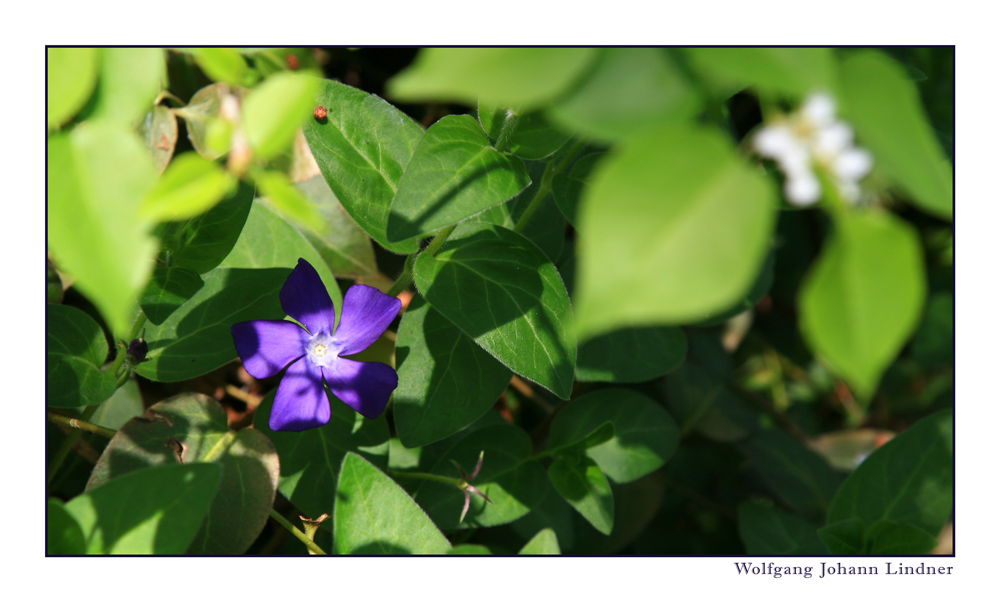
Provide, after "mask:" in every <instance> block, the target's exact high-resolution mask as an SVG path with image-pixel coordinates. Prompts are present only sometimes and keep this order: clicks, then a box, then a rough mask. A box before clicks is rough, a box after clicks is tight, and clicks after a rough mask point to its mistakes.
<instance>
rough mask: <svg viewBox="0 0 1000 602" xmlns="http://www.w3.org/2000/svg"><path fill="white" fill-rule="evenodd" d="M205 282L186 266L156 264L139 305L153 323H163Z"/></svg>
mask: <svg viewBox="0 0 1000 602" xmlns="http://www.w3.org/2000/svg"><path fill="white" fill-rule="evenodd" d="M204 285H205V283H204V281H203V280H202V279H201V276H199V275H198V274H196V273H194V272H192V271H190V270H185V269H184V268H177V267H170V268H168V267H164V266H159V265H158V266H156V267H155V268H153V277H152V278H150V279H149V284H147V285H146V290H144V291H143V292H142V297H140V298H139V305H140V306H141V307H142V311H144V312H146V317H147V318H148V319H149V321H150V322H151V323H153V324H162V323H163V321H164V320H166V319H167V318H168V317H170V314H172V313H174V311H176V310H177V308H179V307H180V306H182V305H184V304H185V303H187V300H188V299H190V298H191V297H193V296H194V295H195V293H197V292H198V291H199V290H200V289H201V287H202V286H204Z"/></svg>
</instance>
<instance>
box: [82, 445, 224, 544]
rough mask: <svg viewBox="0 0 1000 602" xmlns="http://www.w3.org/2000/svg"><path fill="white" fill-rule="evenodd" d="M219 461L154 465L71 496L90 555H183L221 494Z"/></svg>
mask: <svg viewBox="0 0 1000 602" xmlns="http://www.w3.org/2000/svg"><path fill="white" fill-rule="evenodd" d="M221 475H222V467H221V466H220V465H218V464H206V463H198V464H190V465H173V466H155V467H152V468H147V469H144V470H136V471H134V472H130V473H129V474H125V475H122V476H121V477H119V478H116V479H113V480H111V481H108V482H107V483H105V484H104V485H102V486H100V487H96V488H94V489H92V490H90V491H88V492H87V493H84V494H83V495H79V496H77V497H75V498H73V499H71V500H70V501H69V502H67V504H66V511H67V512H69V514H70V515H72V516H73V518H74V519H76V521H77V523H79V525H80V528H81V530H82V531H83V538H84V542H85V545H86V551H87V553H88V554H183V553H185V551H187V550H188V548H189V546H190V545H191V541H192V540H193V539H194V537H195V535H197V534H198V531H199V529H201V528H202V522H203V519H205V518H206V515H207V514H208V510H209V505H210V504H211V503H212V502H213V498H214V497H215V496H216V490H217V489H218V486H219V482H220V480H221Z"/></svg>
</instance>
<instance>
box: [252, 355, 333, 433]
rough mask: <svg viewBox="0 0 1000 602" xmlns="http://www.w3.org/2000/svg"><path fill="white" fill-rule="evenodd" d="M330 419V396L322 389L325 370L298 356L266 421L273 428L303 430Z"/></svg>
mask: <svg viewBox="0 0 1000 602" xmlns="http://www.w3.org/2000/svg"><path fill="white" fill-rule="evenodd" d="M329 421H330V399H329V398H328V397H327V396H326V391H325V390H323V374H322V370H321V369H320V368H318V367H315V366H312V365H311V364H310V363H309V360H308V359H305V358H303V359H299V360H298V361H296V362H294V363H293V364H292V365H291V366H289V367H288V370H286V371H285V375H284V376H283V377H282V378H281V383H280V384H279V385H278V391H277V392H276V393H275V394H274V405H273V406H271V416H270V417H269V418H268V421H267V425H268V426H269V427H271V430H272V431H304V430H306V429H311V428H315V427H317V426H323V425H324V424H326V423H327V422H329Z"/></svg>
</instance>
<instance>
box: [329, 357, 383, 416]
mask: <svg viewBox="0 0 1000 602" xmlns="http://www.w3.org/2000/svg"><path fill="white" fill-rule="evenodd" d="M323 377H324V378H325V379H326V386H328V387H330V392H331V393H333V394H334V396H336V398H337V399H339V400H340V401H342V402H344V403H346V404H347V405H348V406H350V408H351V409H353V410H354V411H355V412H357V413H359V414H361V415H362V416H364V417H365V418H378V417H379V415H380V414H381V413H382V410H384V409H385V404H387V403H389V396H390V395H392V392H393V391H394V390H395V389H396V385H397V383H398V381H399V378H398V377H397V376H396V371H395V370H393V369H392V368H390V367H389V366H387V365H385V364H379V363H377V362H356V361H354V360H348V359H344V358H342V357H339V358H337V361H336V362H335V363H334V364H333V365H332V366H330V367H325V368H323Z"/></svg>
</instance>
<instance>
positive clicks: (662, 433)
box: [549, 389, 680, 483]
mask: <svg viewBox="0 0 1000 602" xmlns="http://www.w3.org/2000/svg"><path fill="white" fill-rule="evenodd" d="M606 422H610V423H611V424H612V425H614V437H612V438H611V440H610V441H607V442H606V443H602V444H601V445H597V446H594V447H590V448H589V449H588V450H587V452H586V453H587V455H588V456H589V457H590V458H591V459H593V460H594V461H595V462H597V465H598V466H599V467H600V468H601V470H602V471H603V472H604V473H605V474H607V475H608V477H610V478H611V480H613V481H615V482H616V483H627V482H629V481H634V480H635V479H638V478H639V477H641V476H643V475H646V474H648V473H650V472H652V471H654V470H656V469H657V468H659V467H661V466H663V464H664V463H666V461H667V460H669V459H670V457H671V456H672V455H673V454H674V452H675V451H676V450H677V444H678V441H679V438H680V433H679V431H678V429H677V424H676V423H675V422H674V420H673V418H671V417H670V414H668V413H667V412H666V410H664V409H663V408H662V407H661V406H660V405H658V404H657V403H656V402H655V401H653V400H652V399H650V398H648V397H646V396H645V395H643V394H641V393H637V392H635V391H631V390H628V389H602V390H600V391H596V392H594V393H588V394H587V395H583V396H581V397H579V398H577V399H574V400H573V403H571V404H569V405H567V406H566V407H565V408H563V410H562V411H561V412H559V413H558V414H557V415H556V418H555V420H553V421H552V429H551V431H550V435H549V449H553V450H555V449H558V448H559V447H561V446H563V445H567V444H571V443H573V442H575V441H579V440H581V439H583V438H584V437H585V436H586V435H587V434H588V433H590V432H592V431H594V429H596V428H598V427H600V426H601V425H602V424H603V423H606Z"/></svg>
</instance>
